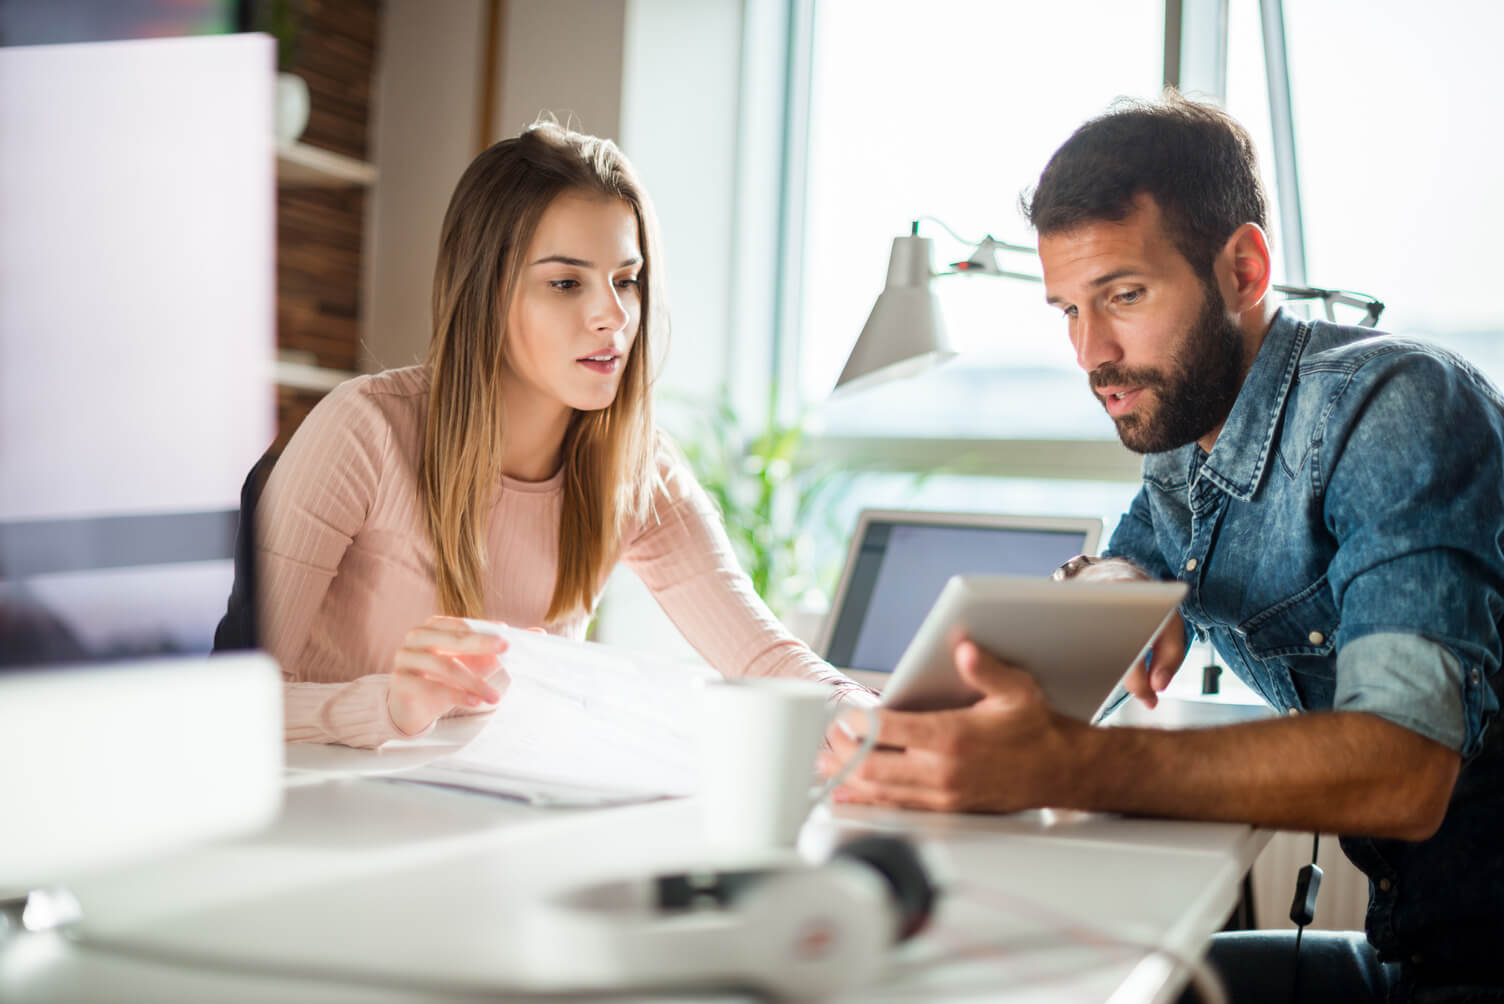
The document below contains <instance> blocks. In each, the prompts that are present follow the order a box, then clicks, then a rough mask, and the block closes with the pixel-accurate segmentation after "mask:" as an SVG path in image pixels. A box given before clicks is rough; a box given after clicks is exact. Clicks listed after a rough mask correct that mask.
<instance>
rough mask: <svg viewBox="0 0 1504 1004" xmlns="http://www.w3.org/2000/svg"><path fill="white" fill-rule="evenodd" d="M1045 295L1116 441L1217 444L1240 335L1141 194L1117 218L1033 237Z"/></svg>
mask: <svg viewBox="0 0 1504 1004" xmlns="http://www.w3.org/2000/svg"><path fill="white" fill-rule="evenodd" d="M1039 257H1040V260H1041V262H1042V263H1043V266H1044V283H1045V295H1046V298H1047V299H1048V300H1049V302H1050V303H1051V304H1053V305H1055V306H1057V307H1059V308H1060V309H1061V310H1062V311H1063V312H1064V313H1065V316H1066V323H1067V326H1068V327H1069V330H1070V338H1071V344H1072V345H1073V346H1074V347H1075V349H1076V361H1077V363H1078V364H1079V365H1080V366H1081V368H1082V369H1084V370H1086V373H1087V378H1088V380H1089V381H1090V383H1091V388H1092V391H1093V393H1095V394H1096V395H1097V398H1098V400H1100V401H1101V402H1102V406H1103V407H1104V408H1105V409H1106V410H1107V414H1108V415H1110V416H1111V417H1112V420H1113V422H1114V423H1115V424H1116V425H1117V429H1118V437H1119V438H1120V439H1122V441H1123V445H1124V446H1126V447H1128V448H1129V449H1130V450H1133V451H1134V452H1136V453H1160V452H1163V451H1165V450H1173V449H1175V448H1176V447H1180V446H1184V445H1185V444H1186V443H1189V442H1193V441H1195V442H1199V443H1201V445H1202V447H1203V448H1204V449H1206V450H1208V451H1210V450H1211V447H1212V444H1213V443H1215V442H1216V437H1217V433H1218V432H1220V431H1221V428H1222V423H1223V422H1225V421H1226V420H1227V415H1228V413H1229V412H1230V411H1231V410H1232V405H1233V402H1234V401H1235V400H1236V399H1237V396H1238V390H1239V388H1240V387H1241V386H1242V383H1243V376H1244V374H1245V367H1244V358H1243V357H1244V341H1243V333H1242V331H1241V329H1240V328H1239V327H1238V326H1237V324H1236V323H1235V321H1234V320H1233V318H1232V317H1231V316H1230V315H1229V314H1228V312H1227V308H1226V304H1225V303H1224V301H1223V299H1222V295H1221V293H1220V292H1218V290H1217V289H1216V287H1215V286H1214V285H1209V284H1207V283H1203V282H1202V280H1201V278H1200V277H1199V276H1197V275H1196V273H1195V270H1194V269H1193V268H1192V267H1191V264H1190V262H1188V261H1186V259H1185V257H1184V256H1183V255H1181V253H1180V251H1179V249H1177V248H1176V247H1175V245H1174V242H1173V241H1172V240H1171V239H1170V237H1169V235H1168V234H1167V233H1166V232H1165V229H1164V226H1163V222H1162V217H1161V215H1160V212H1159V207H1158V206H1157V205H1156V204H1155V203H1154V201H1153V200H1152V199H1149V198H1147V197H1140V199H1139V202H1138V205H1137V207H1136V208H1135V210H1134V211H1133V212H1132V213H1131V214H1129V215H1128V216H1127V217H1126V218H1124V219H1123V220H1121V221H1119V222H1115V223H1110V222H1091V223H1084V224H1082V225H1080V226H1078V227H1073V228H1072V229H1070V230H1066V231H1062V232H1060V233H1055V234H1049V235H1046V236H1044V237H1041V238H1040V240H1039Z"/></svg>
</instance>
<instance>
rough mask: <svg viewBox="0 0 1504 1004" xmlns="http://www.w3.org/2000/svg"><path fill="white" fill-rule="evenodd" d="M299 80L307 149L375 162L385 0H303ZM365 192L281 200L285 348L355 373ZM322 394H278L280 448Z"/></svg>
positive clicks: (287, 192) (280, 332) (280, 340)
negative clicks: (376, 82) (304, 95)
mask: <svg viewBox="0 0 1504 1004" xmlns="http://www.w3.org/2000/svg"><path fill="white" fill-rule="evenodd" d="M302 10H303V13H302V17H301V20H300V27H299V32H298V38H297V43H296V47H295V53H294V57H293V61H292V65H291V66H289V67H286V68H285V69H288V70H289V71H290V72H293V73H296V74H297V75H298V76H300V77H302V78H303V80H304V82H306V83H307V84H308V92H309V106H310V107H309V115H308V127H307V128H306V129H305V130H304V132H303V135H302V136H301V137H300V139H299V141H300V142H302V143H306V144H308V145H309V146H316V147H320V148H322V149H325V150H332V151H334V152H335V153H340V154H344V155H345V156H347V157H354V158H356V159H357V160H366V159H367V158H368V156H369V152H370V128H369V126H370V122H371V120H372V118H373V116H372V109H371V95H372V93H373V90H374V88H373V80H372V74H373V73H374V72H375V68H376V58H377V46H378V43H379V37H378V36H379V31H380V25H381V0H304V3H303V8H302ZM365 209H366V193H365V191H364V189H360V188H302V187H283V188H281V189H279V191H278V193H277V346H278V348H281V349H293V350H298V351H301V352H307V353H311V354H312V356H313V362H314V363H315V364H316V365H318V366H323V367H326V368H329V369H339V370H353V369H355V367H356V365H357V358H358V353H357V348H358V343H359V338H360V303H361V296H360V293H361V289H360V285H361V250H362V244H363V232H364V226H365ZM317 399H318V395H317V394H316V393H314V394H310V393H309V392H306V391H296V392H295V391H290V390H289V389H287V388H282V389H281V391H280V392H279V394H278V409H277V412H278V435H277V443H278V446H279V447H280V445H281V444H284V443H286V441H287V439H288V437H290V436H291V435H292V432H293V430H294V429H295V428H296V427H297V424H298V423H299V422H301V421H302V419H303V416H304V415H306V414H307V412H308V408H309V407H311V406H312V402H314V401H316V400H317Z"/></svg>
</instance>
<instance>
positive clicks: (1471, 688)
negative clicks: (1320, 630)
mask: <svg viewBox="0 0 1504 1004" xmlns="http://www.w3.org/2000/svg"><path fill="white" fill-rule="evenodd" d="M1381 364H1382V365H1381ZM1417 402H1424V407H1418V405H1417ZM1323 438H1324V442H1323V445H1322V448H1321V459H1320V462H1319V464H1318V468H1319V469H1318V471H1317V472H1316V474H1315V476H1316V478H1317V479H1318V480H1319V481H1325V482H1326V484H1327V491H1326V497H1325V506H1324V518H1325V522H1326V525H1327V527H1328V528H1329V529H1330V530H1331V532H1332V533H1333V535H1334V536H1335V538H1336V540H1337V541H1338V548H1337V551H1336V554H1335V555H1334V557H1333V559H1332V560H1331V562H1330V564H1329V566H1328V569H1327V576H1328V579H1329V581H1330V583H1331V587H1332V594H1333V598H1334V599H1335V600H1336V601H1337V604H1338V608H1339V609H1340V610H1341V613H1342V628H1341V634H1340V641H1339V650H1338V668H1337V675H1338V679H1337V690H1336V694H1335V700H1336V702H1337V706H1338V707H1339V708H1340V707H1344V705H1343V703H1342V702H1343V701H1344V700H1345V701H1347V702H1348V704H1347V706H1346V707H1345V710H1373V711H1374V712H1375V713H1376V714H1383V715H1384V717H1386V718H1389V719H1391V720H1393V721H1395V722H1396V723H1398V724H1401V725H1405V726H1406V727H1407V728H1413V729H1414V730H1415V731H1417V732H1419V733H1421V734H1422V735H1426V736H1428V737H1430V738H1433V739H1435V740H1437V741H1438V742H1442V743H1445V744H1446V745H1447V746H1450V747H1451V748H1453V749H1455V750H1457V751H1458V752H1460V753H1461V754H1462V755H1463V756H1464V757H1470V756H1472V755H1473V754H1475V753H1476V752H1477V751H1478V750H1479V749H1480V748H1481V745H1482V738H1483V730H1484V728H1485V727H1486V726H1487V725H1488V723H1489V721H1490V719H1492V718H1493V717H1494V716H1495V714H1496V713H1497V712H1498V709H1499V701H1498V697H1497V695H1496V694H1495V693H1494V691H1493V686H1492V684H1493V683H1494V681H1495V678H1496V676H1497V674H1498V673H1499V669H1500V662H1501V654H1504V638H1501V634H1500V627H1501V623H1500V619H1499V616H1500V615H1499V612H1500V611H1501V610H1504V552H1501V550H1500V545H1499V541H1500V534H1501V524H1500V513H1501V511H1504V412H1501V410H1500V408H1499V406H1498V403H1497V402H1496V401H1495V400H1494V399H1493V398H1492V397H1491V396H1490V395H1489V394H1487V393H1485V392H1483V391H1482V390H1481V389H1480V388H1479V387H1478V385H1477V384H1476V383H1475V382H1474V381H1473V380H1472V378H1471V376H1470V375H1469V374H1468V373H1467V371H1465V370H1464V369H1462V368H1461V367H1460V366H1458V365H1456V364H1447V363H1446V362H1445V361H1443V360H1441V359H1438V358H1436V357H1434V356H1432V355H1430V354H1424V353H1416V352H1411V353H1408V354H1405V355H1404V356H1402V357H1395V358H1389V357H1380V358H1377V359H1375V360H1374V362H1373V363H1372V364H1371V365H1369V366H1365V367H1364V368H1363V369H1362V370H1360V371H1359V373H1358V374H1357V375H1356V376H1355V377H1354V379H1353V380H1352V381H1351V382H1350V384H1349V385H1348V388H1347V390H1346V391H1345V392H1344V393H1343V394H1342V395H1340V396H1339V397H1338V398H1337V399H1336V400H1335V401H1334V404H1333V406H1332V408H1331V412H1330V419H1329V421H1328V423H1327V427H1326V429H1325V431H1324V437H1323ZM1459 704H1460V709H1459Z"/></svg>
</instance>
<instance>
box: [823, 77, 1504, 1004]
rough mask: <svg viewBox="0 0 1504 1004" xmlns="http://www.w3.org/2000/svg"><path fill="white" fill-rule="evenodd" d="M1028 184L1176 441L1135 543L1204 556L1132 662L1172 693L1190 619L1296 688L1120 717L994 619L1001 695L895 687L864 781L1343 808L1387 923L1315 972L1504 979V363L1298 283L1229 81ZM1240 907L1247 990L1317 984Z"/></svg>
mask: <svg viewBox="0 0 1504 1004" xmlns="http://www.w3.org/2000/svg"><path fill="white" fill-rule="evenodd" d="M1026 209H1027V212H1028V214H1029V217H1030V220H1031V222H1032V223H1033V225H1034V226H1035V228H1036V230H1037V231H1038V234H1039V254H1040V259H1041V261H1042V263H1043V268H1044V280H1045V290H1046V296H1047V299H1048V300H1049V302H1050V303H1051V304H1053V305H1055V306H1056V307H1058V308H1059V309H1060V310H1061V311H1062V313H1063V314H1064V317H1065V324H1066V327H1067V329H1068V331H1069V334H1070V338H1071V342H1072V344H1073V346H1074V347H1075V350H1076V354H1077V360H1078V362H1079V363H1080V365H1081V367H1082V368H1083V369H1084V370H1085V371H1086V372H1087V374H1088V377H1089V382H1090V386H1091V389H1092V391H1093V393H1095V394H1096V396H1097V397H1098V398H1099V399H1100V400H1101V402H1102V405H1103V407H1104V408H1106V410H1107V412H1108V414H1109V415H1110V416H1112V419H1113V421H1114V422H1115V423H1116V425H1117V430H1118V434H1119V436H1120V437H1121V438H1122V440H1123V442H1124V443H1125V444H1126V445H1127V446H1128V447H1129V448H1131V449H1133V450H1135V451H1137V452H1140V453H1143V454H1145V459H1144V472H1143V478H1144V483H1143V486H1142V488H1141V490H1140V491H1139V494H1138V496H1137V497H1136V498H1135V499H1134V501H1133V505H1132V507H1131V509H1130V510H1129V512H1128V513H1127V514H1126V515H1125V516H1124V517H1123V519H1122V521H1121V523H1120V524H1119V526H1118V528H1117V530H1116V532H1115V533H1114V534H1113V536H1112V540H1111V542H1110V544H1109V547H1108V550H1107V552H1106V553H1107V556H1108V558H1107V562H1108V563H1110V564H1113V565H1117V566H1119V568H1120V569H1121V568H1130V569H1136V571H1135V572H1134V574H1140V575H1144V576H1147V577H1151V578H1155V579H1179V580H1181V581H1183V582H1185V583H1187V584H1188V585H1189V587H1190V591H1189V593H1188V596H1187V599H1186V600H1185V602H1184V603H1183V604H1182V607H1181V614H1182V616H1183V618H1184V620H1183V622H1182V623H1178V624H1176V625H1175V627H1174V629H1173V630H1171V631H1169V632H1167V634H1166V636H1165V637H1164V638H1163V639H1161V641H1160V643H1159V644H1158V645H1157V647H1156V650H1155V652H1154V653H1153V658H1152V672H1149V671H1146V669H1145V667H1144V666H1143V665H1142V664H1141V665H1140V666H1138V667H1136V668H1135V669H1134V671H1133V672H1132V673H1131V674H1130V677H1129V680H1128V681H1127V682H1128V683H1129V684H1130V689H1132V690H1133V691H1134V692H1135V693H1136V694H1138V696H1139V697H1141V698H1142V699H1144V700H1145V702H1146V703H1148V704H1150V705H1152V704H1153V703H1154V699H1155V698H1154V695H1155V693H1156V692H1157V691H1160V690H1163V689H1164V687H1165V686H1166V685H1167V684H1168V682H1169V679H1170V676H1171V675H1172V674H1173V672H1174V671H1175V669H1176V667H1177V666H1178V664H1179V662H1180V659H1181V658H1182V657H1183V654H1184V648H1185V643H1184V627H1183V625H1188V626H1189V627H1190V628H1191V629H1193V630H1194V631H1195V632H1197V634H1198V635H1200V636H1207V635H1209V636H1210V639H1211V641H1212V643H1213V644H1214V645H1215V646H1216V649H1217V651H1218V653H1219V654H1220V655H1221V656H1222V657H1223V658H1224V659H1225V660H1226V662H1227V663H1228V665H1229V666H1231V667H1232V668H1233V670H1234V671H1236V672H1237V673H1238V675H1239V676H1240V677H1242V678H1243V679H1244V680H1245V681H1246V682H1247V683H1248V684H1249V685H1250V686H1252V687H1253V688H1254V689H1255V690H1257V691H1258V692H1259V693H1261V694H1262V695H1263V696H1264V697H1265V698H1266V699H1267V700H1268V701H1269V703H1270V704H1271V705H1273V706H1274V707H1275V708H1276V709H1278V710H1280V711H1282V712H1288V713H1289V714H1288V715H1282V716H1280V717H1277V718H1273V719H1269V720H1265V721H1259V722H1251V723H1245V724H1239V725H1234V726H1226V727H1219V728H1209V729H1199V730H1186V731H1178V732H1175V731H1164V730H1153V729H1131V728H1111V729H1108V728H1093V727H1090V726H1088V725H1086V724H1085V723H1082V722H1079V721H1075V720H1072V719H1068V718H1065V717H1064V716H1061V715H1059V714H1057V713H1055V712H1054V711H1053V710H1052V709H1051V708H1050V707H1049V706H1048V705H1047V704H1046V703H1045V702H1044V700H1043V698H1042V696H1041V693H1040V691H1039V688H1038V687H1037V686H1036V684H1035V683H1034V681H1033V679H1032V678H1031V677H1030V676H1029V675H1028V674H1027V673H1026V672H1024V671H1023V670H1022V669H1021V668H1019V667H1013V666H1008V665H1003V664H1001V663H999V662H998V661H997V660H995V659H993V658H992V657H990V656H989V655H988V654H987V653H985V652H982V651H980V650H979V649H978V648H977V647H976V646H975V645H973V644H972V643H970V642H967V641H963V642H962V643H961V644H960V645H958V647H957V649H956V663H957V666H958V669H959V671H960V672H961V673H962V675H963V676H964V677H965V678H967V679H968V680H969V681H970V682H972V684H973V685H974V686H975V687H976V688H977V689H978V690H980V691H981V692H982V693H984V694H985V695H986V696H985V697H984V699H983V700H981V701H980V702H979V703H977V704H975V705H973V706H972V707H970V708H966V709H963V710H958V711H949V712H935V713H909V714H906V713H901V712H891V711H887V712H884V713H883V724H882V733H881V736H880V740H881V742H882V743H883V744H884V745H886V746H892V747H895V748H896V749H895V750H893V751H889V752H882V751H879V752H876V753H874V754H873V755H872V756H871V757H870V758H869V759H868V760H867V762H866V763H865V764H864V765H863V767H862V769H861V770H860V771H859V772H858V773H857V774H856V775H855V777H854V778H853V779H852V780H851V781H850V782H849V783H848V785H847V786H846V787H845V788H844V789H843V791H842V793H841V797H843V798H845V799H847V800H850V801H862V802H870V803H876V804H888V805H899V806H907V807H914V808H926V809H936V810H942V811H985V812H1009V811H1014V810H1018V809H1026V808H1033V807H1042V806H1058V807H1069V808H1080V809H1089V810H1104V811H1115V812H1125V813H1137V814H1147V815H1157V816H1174V817H1182V818H1190V819H1209V820H1235V821H1242V822H1249V823H1255V824H1258V825H1261V826H1267V827H1272V828H1278V829H1284V830H1309V831H1318V832H1336V833H1339V834H1342V835H1343V841H1342V845H1343V849H1344V850H1345V851H1346V852H1347V854H1348V856H1349V857H1350V858H1351V859H1352V860H1353V861H1354V862H1355V863H1356V864H1357V865H1358V867H1359V868H1361V869H1363V871H1364V872H1366V873H1367V874H1368V876H1369V878H1370V880H1371V885H1370V888H1371V901H1370V906H1369V912H1368V918H1367V936H1368V937H1367V941H1366V942H1365V941H1364V940H1362V939H1359V938H1356V937H1343V936H1341V935H1332V936H1328V937H1325V938H1322V937H1310V936H1308V937H1307V939H1306V942H1305V947H1303V949H1302V960H1301V964H1300V981H1301V982H1300V991H1299V992H1300V996H1301V998H1302V999H1308V1000H1364V999H1375V1000H1384V999H1386V997H1388V996H1389V995H1391V994H1392V995H1394V996H1393V997H1392V999H1397V1000H1398V999H1403V1000H1414V1001H1433V1000H1436V1001H1439V1000H1504V989H1500V988H1501V987H1504V962H1501V961H1500V960H1499V959H1498V958H1497V957H1496V956H1495V954H1494V953H1495V951H1496V946H1497V945H1498V944H1499V943H1500V941H1499V939H1500V936H1501V934H1504V739H1501V731H1504V730H1501V728H1500V727H1499V726H1494V727H1493V728H1492V729H1489V728H1487V726H1488V723H1489V721H1490V720H1491V719H1492V718H1493V716H1494V715H1495V713H1496V712H1497V710H1498V707H1499V702H1498V699H1497V696H1496V692H1495V689H1494V688H1495V687H1496V686H1497V684H1498V676H1497V674H1498V670H1499V666H1500V662H1501V649H1504V646H1501V638H1500V623H1501V617H1504V553H1501V550H1500V543H1501V538H1504V404H1501V400H1500V396H1499V394H1498V392H1497V391H1496V390H1495V389H1494V388H1493V387H1492V386H1491V385H1490V384H1489V383H1488V382H1487V381H1486V380H1485V379H1484V378H1483V377H1482V376H1480V375H1479V374H1478V373H1477V372H1476V371H1475V370H1473V369H1472V368H1470V367H1469V366H1468V365H1467V364H1466V363H1464V362H1462V361H1460V360H1458V359H1456V358H1454V357H1452V356H1450V355H1447V354H1445V353H1443V352H1441V351H1440V350H1438V349H1436V348H1434V347H1430V346H1427V345H1425V344H1423V343H1419V342H1412V341H1406V340H1401V339H1397V338H1392V337H1389V336H1376V334H1375V333H1374V332H1373V331H1371V330H1369V329H1358V328H1345V327H1340V326H1336V325H1332V324H1327V323H1324V322H1307V321H1302V320H1300V319H1299V318H1297V317H1295V316H1294V315H1293V314H1291V313H1289V312H1288V311H1283V310H1280V309H1278V308H1277V307H1276V305H1275V304H1273V303H1272V302H1271V298H1270V296H1269V292H1270V282H1271V276H1270V252H1269V244H1268V238H1267V237H1266V233H1265V212H1266V210H1265V198H1264V195H1263V192H1262V189H1261V186H1260V183H1259V180H1258V172H1257V168H1256V164H1255V158H1254V153H1253V144H1252V142H1251V140H1250V139H1249V137H1248V135H1247V133H1246V132H1244V130H1243V129H1242V128H1241V127H1240V126H1238V125H1237V124H1236V123H1235V122H1233V121H1232V120H1231V119H1230V118H1228V117H1227V116H1226V115H1224V114H1223V113H1221V112H1220V111H1217V110H1215V109H1212V108H1209V107H1205V106H1201V105H1198V104H1195V103H1192V102H1189V101H1186V100H1184V99H1182V98H1179V97H1177V96H1173V95H1171V96H1169V97H1167V99H1166V100H1165V101H1163V102H1162V103H1157V104H1150V105H1134V106H1124V107H1120V108H1117V109H1115V110H1113V111H1111V112H1109V113H1108V114H1106V115H1104V116H1101V117H1100V118H1097V119H1094V120H1093V121H1091V122H1088V123H1086V124H1085V125H1084V126H1082V127H1081V128H1080V129H1079V130H1077V132H1076V133H1075V134H1074V135H1073V136H1072V137H1071V138H1070V139H1069V140H1068V141H1067V142H1066V143H1065V144H1064V146H1062V147H1061V148H1060V150H1058V151H1057V152H1056V153H1055V155H1054V157H1053V158H1052V159H1051V160H1050V163H1049V164H1048V166H1047V167H1046V168H1045V170H1044V173H1043V174H1042V175H1041V177H1040V180H1039V184H1038V186H1037V188H1036V189H1035V191H1034V193H1033V195H1032V198H1031V200H1030V201H1029V203H1028V205H1027V207H1026ZM1099 560H1100V559H1099ZM1129 563H1131V564H1129ZM1076 564H1077V565H1079V564H1081V562H1077V563H1076ZM1085 564H1087V565H1088V566H1090V565H1092V564H1093V562H1092V561H1091V560H1089V559H1088V560H1087V561H1086V562H1085ZM1101 570H1106V569H1101ZM1093 571H1098V569H1093ZM846 747H847V743H846V742H845V741H844V740H838V741H837V742H836V749H835V754H836V756H837V757H838V758H840V757H844V756H845V755H847V754H849V752H850V750H849V749H848V748H846ZM1227 937H1228V936H1224V938H1219V941H1218V943H1217V944H1214V947H1213V961H1214V962H1215V963H1217V964H1218V965H1219V966H1220V967H1221V968H1222V969H1223V972H1224V974H1225V976H1226V978H1227V981H1228V983H1229V985H1230V987H1231V989H1232V991H1233V993H1234V994H1235V995H1236V996H1237V997H1238V998H1239V999H1248V1000H1277V999H1281V998H1282V997H1285V996H1286V995H1288V994H1289V993H1290V989H1289V987H1290V978H1291V965H1292V961H1293V958H1294V951H1293V941H1283V942H1282V943H1280V944H1277V945H1271V943H1270V942H1271V937H1270V936H1269V935H1268V934H1264V935H1253V936H1250V935H1243V936H1235V937H1236V938H1237V939H1238V940H1237V941H1236V943H1234V942H1232V941H1228V940H1224V939H1225V938H1227ZM1277 937H1282V936H1277ZM1260 952H1264V953H1270V952H1273V953H1274V954H1264V955H1260V954H1258V953H1260ZM1260 979H1262V980H1263V981H1265V982H1264V983H1263V984H1261V983H1260V982H1259V981H1260ZM1265 984H1267V985H1265Z"/></svg>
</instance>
